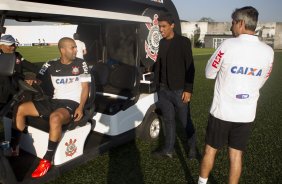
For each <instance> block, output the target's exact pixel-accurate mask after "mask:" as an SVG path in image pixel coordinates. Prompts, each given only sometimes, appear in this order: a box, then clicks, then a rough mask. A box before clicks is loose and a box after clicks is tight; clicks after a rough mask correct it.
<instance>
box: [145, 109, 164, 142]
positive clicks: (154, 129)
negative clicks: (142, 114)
mask: <svg viewBox="0 0 282 184" xmlns="http://www.w3.org/2000/svg"><path fill="white" fill-rule="evenodd" d="M143 123H144V124H143V126H142V130H141V131H142V134H141V136H140V137H141V139H143V140H146V141H153V140H157V139H158V138H159V135H160V131H161V120H160V118H159V116H158V115H157V114H156V113H155V112H151V113H150V114H149V116H148V117H147V118H146V119H144V122H143Z"/></svg>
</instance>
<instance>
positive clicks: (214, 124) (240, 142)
mask: <svg viewBox="0 0 282 184" xmlns="http://www.w3.org/2000/svg"><path fill="white" fill-rule="evenodd" d="M251 128H252V123H237V122H236V123H235V122H229V121H223V120H220V119H217V118H215V117H213V116H212V115H211V114H210V116H209V120H208V126H207V132H206V144H208V145H210V146H211V147H213V148H215V149H220V148H222V147H223V146H225V145H226V144H227V145H228V146H229V147H231V148H234V149H237V150H241V151H244V150H245V149H246V146H247V142H248V139H249V137H250V134H251Z"/></svg>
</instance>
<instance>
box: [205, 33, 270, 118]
mask: <svg viewBox="0 0 282 184" xmlns="http://www.w3.org/2000/svg"><path fill="white" fill-rule="evenodd" d="M273 59H274V52H273V49H272V48H271V47H270V46H268V45H266V44H265V43H263V42H261V41H260V40H259V39H258V37H257V36H253V35H247V34H242V35H240V36H239V37H237V38H231V39H227V40H225V41H224V42H223V43H222V44H221V45H220V46H219V47H218V49H217V50H216V51H215V53H214V54H213V55H212V57H211V58H210V59H209V61H208V63H207V66H206V77H207V78H208V79H215V78H216V82H215V88H214V97H213V102H212V106H211V109H210V113H211V114H212V115H213V116H214V117H216V118H218V119H221V120H224V121H231V122H252V121H254V119H255V115H256V107H257V101H258V98H259V90H260V88H261V87H262V86H263V84H264V83H265V81H266V80H267V79H268V77H269V75H270V72H271V69H272V64H273Z"/></svg>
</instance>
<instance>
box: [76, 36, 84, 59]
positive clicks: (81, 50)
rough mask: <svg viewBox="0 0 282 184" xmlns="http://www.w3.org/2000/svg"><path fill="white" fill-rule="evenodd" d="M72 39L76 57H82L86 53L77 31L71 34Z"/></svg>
mask: <svg viewBox="0 0 282 184" xmlns="http://www.w3.org/2000/svg"><path fill="white" fill-rule="evenodd" d="M73 39H74V41H75V43H76V46H77V54H76V57H78V58H80V59H83V58H84V56H85V54H87V50H86V46H85V43H84V42H82V41H80V40H79V34H78V33H74V34H73Z"/></svg>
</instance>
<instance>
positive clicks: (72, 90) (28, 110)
mask: <svg viewBox="0 0 282 184" xmlns="http://www.w3.org/2000/svg"><path fill="white" fill-rule="evenodd" d="M58 48H59V51H60V54H61V57H60V58H58V59H55V60H52V61H49V62H46V63H45V64H44V65H43V66H42V68H41V70H40V71H39V73H38V75H37V79H38V80H39V81H40V80H42V79H43V78H45V77H46V76H48V77H50V78H51V81H52V84H53V87H54V95H53V98H52V99H50V100H42V101H35V100H33V101H28V102H24V103H22V104H21V105H19V107H18V110H17V113H16V117H15V118H14V120H15V124H16V128H17V130H12V140H11V147H12V155H13V156H16V155H18V154H19V153H18V150H19V146H18V145H19V140H20V135H21V132H22V131H23V130H24V129H25V125H26V122H25V120H26V117H27V116H33V117H49V126H50V129H49V142H48V149H47V152H46V153H45V155H44V157H43V159H41V160H40V162H39V165H38V167H37V168H36V169H35V171H34V172H33V173H32V177H33V178H38V177H41V176H44V175H45V174H46V173H47V171H48V170H49V169H50V168H51V162H52V159H53V157H54V154H55V150H56V147H57V145H58V143H59V141H60V138H61V135H62V125H64V124H67V123H69V122H70V121H71V120H74V121H79V120H80V119H81V118H82V116H83V108H84V105H85V103H86V100H87V98H88V95H89V83H90V82H91V76H90V74H89V71H88V66H87V63H86V62H85V61H83V60H82V59H79V58H76V53H77V47H76V44H75V42H74V40H73V39H71V38H68V37H64V38H62V39H60V40H59V43H58ZM42 81H44V80H42Z"/></svg>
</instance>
